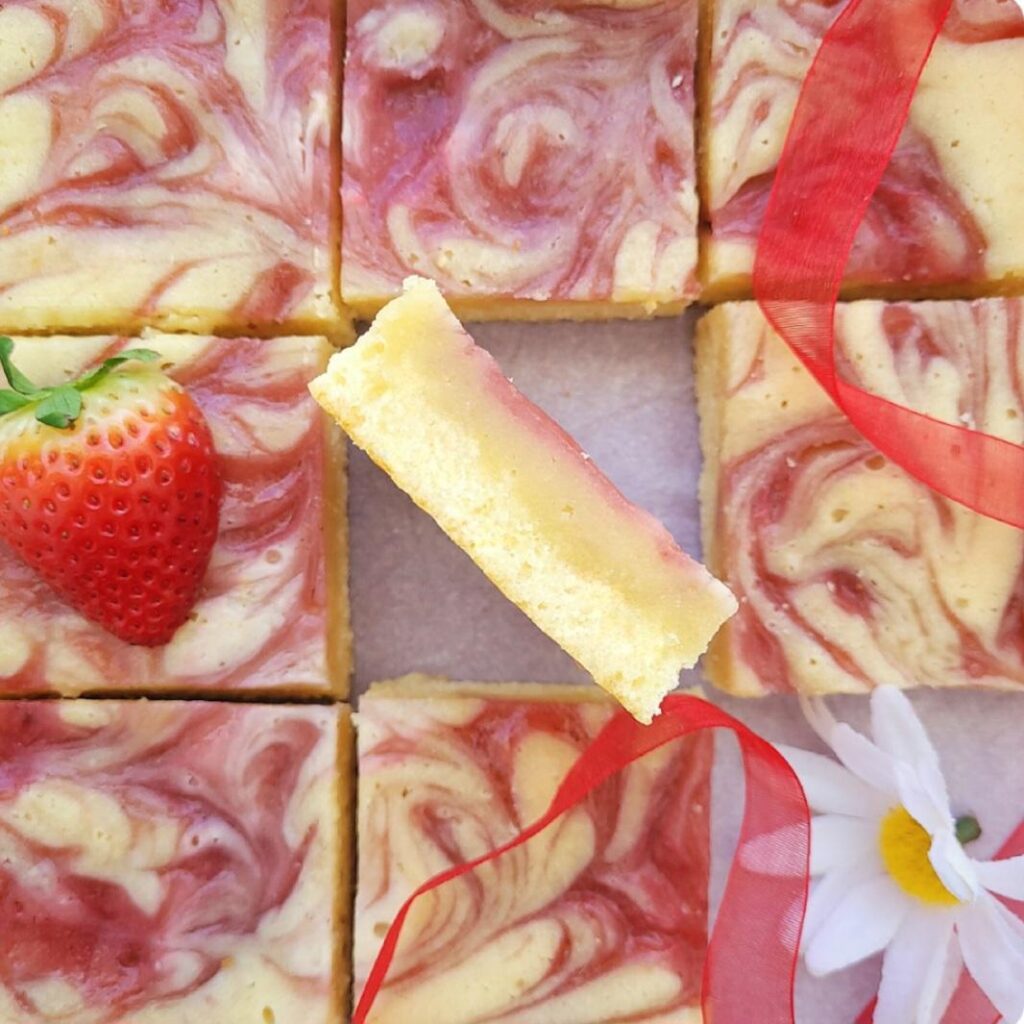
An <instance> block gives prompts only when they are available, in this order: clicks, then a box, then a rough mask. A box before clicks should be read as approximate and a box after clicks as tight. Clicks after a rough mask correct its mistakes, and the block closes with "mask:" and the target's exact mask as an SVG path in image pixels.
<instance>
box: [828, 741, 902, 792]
mask: <svg viewBox="0 0 1024 1024" xmlns="http://www.w3.org/2000/svg"><path fill="white" fill-rule="evenodd" d="M832 749H833V750H834V751H835V752H836V757H838V758H839V760H840V761H842V762H843V764H845V765H846V767H847V768H849V769H850V771H851V772H853V774H854V775H856V776H857V777H858V778H861V779H863V780H864V781H865V782H866V783H867V784H868V785H869V786H871V787H873V788H874V789H877V790H878V791H879V792H880V793H885V794H886V795H888V796H890V797H892V798H893V799H897V798H898V796H899V791H898V789H897V786H896V769H897V766H898V764H899V762H898V761H896V760H895V759H894V758H891V757H890V756H889V755H888V754H886V753H885V752H884V751H882V750H879V749H878V747H876V746H875V745H874V743H872V742H871V740H869V739H868V738H867V737H866V736H862V735H861V734H860V733H859V732H857V730H856V729H851V728H850V726H848V725H846V724H845V723H840V724H839V725H837V726H836V727H835V729H833V730H832Z"/></svg>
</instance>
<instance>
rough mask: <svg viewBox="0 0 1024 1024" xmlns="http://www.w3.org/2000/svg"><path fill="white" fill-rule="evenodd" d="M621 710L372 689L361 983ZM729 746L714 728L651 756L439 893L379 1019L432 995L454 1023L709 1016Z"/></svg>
mask: <svg viewBox="0 0 1024 1024" xmlns="http://www.w3.org/2000/svg"><path fill="white" fill-rule="evenodd" d="M556 693H557V691H556ZM615 710H616V709H615V706H614V705H613V704H611V703H610V702H602V701H584V702H580V701H572V702H570V701H561V700H558V699H557V697H556V698H555V699H547V700H545V699H521V698H517V697H515V696H514V695H513V696H510V697H508V698H507V699H493V698H488V697H487V696H485V695H484V694H483V693H480V694H479V695H478V696H463V697H457V698H444V697H439V698H438V699H434V700H430V699H426V700H415V699H402V700H374V699H372V697H371V698H368V699H366V700H364V703H363V705H362V711H361V713H360V774H361V782H360V806H359V823H360V827H359V837H360V838H359V842H360V845H361V848H362V851H363V854H364V855H363V857H362V858H361V860H360V880H359V895H358V897H357V907H356V950H355V961H356V967H355V970H356V991H357V994H358V992H359V990H360V988H361V987H362V986H363V984H364V983H365V981H366V978H367V974H368V971H369V968H370V965H371V963H372V962H373V960H374V958H375V956H376V955H377V951H378V949H379V948H380V945H381V940H382V938H383V934H384V931H385V930H386V928H387V925H388V924H389V923H390V922H391V920H392V919H393V918H394V916H395V913H396V912H397V910H398V908H399V906H400V905H401V903H402V902H403V901H404V900H405V899H406V897H408V896H409V895H410V893H411V892H412V891H413V889H415V887H416V886H417V885H419V884H420V883H422V882H425V881H426V880H427V879H428V878H430V877H431V876H433V875H435V874H436V873H438V872H440V871H442V870H443V869H445V868H448V867H450V866H451V865H454V864H460V863H462V862H463V861H465V860H467V859H469V858H472V857H475V856H478V855H481V854H484V853H486V852H488V851H490V850H493V849H495V848H497V847H498V846H500V844H502V843H503V842H506V841H507V840H509V839H511V838H512V837H513V836H515V835H516V834H517V833H518V832H519V830H520V829H522V828H523V827H524V826H525V825H526V824H528V823H529V822H531V821H532V820H533V819H534V818H535V817H537V816H538V815H539V814H540V812H541V811H542V810H543V809H544V808H545V806H546V805H547V802H548V801H549V799H550V798H551V796H552V794H553V792H554V789H555V787H556V786H557V785H558V783H559V782H560V781H561V779H562V776H563V775H564V774H565V773H566V772H567V771H568V770H569V768H570V767H571V766H572V765H573V763H574V762H575V761H576V759H577V758H578V757H579V755H580V754H581V752H582V751H583V750H584V749H585V748H586V747H587V745H588V744H589V742H590V741H591V740H593V739H594V737H595V736H597V734H598V733H599V732H600V731H601V729H602V727H603V726H605V725H606V724H607V723H608V722H609V721H610V719H611V718H612V717H613V716H614V714H615ZM711 752H712V747H711V741H710V738H709V737H708V736H706V735H705V736H699V737H693V738H688V739H686V740H683V741H680V742H676V743H673V744H671V745H670V746H668V747H666V748H664V749H663V750H661V751H659V752H658V753H657V754H654V755H649V756H648V757H647V758H646V759H644V760H643V761H642V762H638V763H637V764H636V765H634V766H632V767H630V768H629V769H627V770H626V771H625V772H624V773H623V774H622V775H621V776H618V777H616V778H615V779H614V780H612V781H610V782H608V783H607V784H605V785H604V786H603V787H601V788H600V789H599V790H598V791H597V792H596V793H594V794H593V795H592V796H591V797H589V798H588V799H587V800H586V801H585V802H584V803H583V804H581V806H580V807H578V808H576V809H575V810H573V811H572V812H570V813H569V814H567V815H566V816H565V817H564V819H562V820H561V821H560V822H559V823H558V825H557V826H556V827H552V828H551V829H549V830H547V831H546V832H544V833H542V834H540V835H538V836H536V837H535V838H533V839H531V840H530V841H529V842H528V843H526V844H525V845H523V846H522V847H520V848H519V849H517V850H514V851H511V852H509V853H507V854H506V855H505V856H504V857H502V858H498V859H495V860H493V861H491V862H490V863H488V864H487V865H486V866H485V867H482V868H480V869H478V870H477V871H476V872H474V873H473V874H472V875H471V876H466V877H465V878H463V879H461V880H458V881H453V882H450V883H449V884H448V885H446V886H443V887H441V888H438V889H436V890H434V891H433V892H432V893H430V894H429V895H428V896H425V897H424V898H423V899H422V900H421V901H420V904H419V905H418V906H417V907H416V908H415V909H414V912H413V914H412V915H411V916H410V917H409V919H408V920H407V923H406V929H405V931H404V932H403V936H402V940H401V944H400V946H399V950H398V955H397V957H396V959H395V961H394V963H393V965H392V968H391V970H390V971H389V973H388V980H387V982H386V984H385V985H384V987H383V989H382V990H381V991H380V993H379V994H378V997H377V1001H376V1005H375V1008H374V1010H373V1018H372V1019H374V1020H378V1021H381V1022H385V1021H407V1020H409V1019H411V1016H410V1015H411V1014H412V1013H413V1010H414V1008H415V1007H420V1008H422V1007H424V1006H429V1007H431V1008H432V1016H431V1019H432V1020H434V1021H437V1022H442V1021H446V1020H452V1021H456V1020H457V1021H484V1020H512V1019H513V1018H514V1019H517V1020H518V1019H534V1018H535V1017H536V1019H541V1017H543V1018H544V1019H559V1020H569V1019H571V1020H578V1021H590V1020H594V1021H596V1020H607V1019H611V1018H612V1017H614V1019H616V1020H620V1019H621V1020H627V1019H628V1020H649V1019H651V1020H653V1019H658V1020H662V1019H669V1018H671V1019H673V1020H677V1021H680V1020H690V1019H691V1015H692V1016H693V1019H697V1017H698V1016H699V1011H697V1010H696V1006H697V1004H698V1003H699V998H700V984H701V970H702V965H703V958H704V950H705V946H706V942H707V886H708V870H709V845H708V844H709V839H708V830H709V798H710V792H709V786H710V764H711ZM680 807H685V808H687V812H686V813H685V814H680V813H678V812H677V809H678V808H680ZM371 851H372V853H373V855H372V856H371V855H370V854H371ZM510 977H514V978H516V979H518V980H517V981H516V983H515V986H514V991H513V990H512V987H511V986H509V985H506V984H504V983H503V979H506V978H510ZM469 979H472V983H470V981H469ZM485 979H486V982H485ZM463 982H465V984H464V983H463ZM442 993H443V996H442Z"/></svg>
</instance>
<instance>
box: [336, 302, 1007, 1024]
mask: <svg viewBox="0 0 1024 1024" xmlns="http://www.w3.org/2000/svg"><path fill="white" fill-rule="evenodd" d="M695 321H696V314H694V313H691V314H689V315H687V316H686V317H684V318H678V319H671V320H660V321H656V322H652V323H601V324H489V325H473V326H471V328H470V330H471V332H472V334H473V336H474V337H475V338H476V340H477V341H478V342H479V343H480V344H482V345H484V346H485V347H486V348H488V349H489V350H490V351H491V352H492V353H493V354H494V356H495V357H496V358H497V359H498V361H499V362H500V363H501V365H502V367H503V369H504V371H505V373H506V374H507V375H508V376H510V377H512V378H513V379H514V380H515V383H516V385H517V386H518V387H519V388H520V389H521V390H522V391H523V392H524V393H525V394H526V395H528V396H529V397H530V398H531V399H533V400H534V401H535V402H537V403H538V404H539V405H540V406H541V407H543V408H544V409H545V410H546V411H547V412H549V413H550V414H551V415H552V416H554V417H555V418H556V419H557V420H558V421H559V422H560V423H561V424H562V425H563V426H564V427H565V428H566V429H567V430H568V431H569V432H570V433H571V434H573V435H574V436H575V437H576V439H577V440H578V441H579V442H580V443H581V444H582V445H583V447H584V449H585V450H586V451H588V452H589V453H590V455H591V456H592V457H593V458H594V460H595V461H596V463H597V464H598V465H599V466H600V467H601V468H602V469H603V470H604V471H605V472H606V473H607V474H608V476H610V477H611V479H612V480H613V481H614V482H615V483H616V484H617V485H618V486H619V487H620V488H621V490H622V491H623V492H624V493H625V494H626V495H627V497H629V498H631V499H632V500H633V501H635V502H637V503H638V504H640V505H642V506H643V507H645V508H647V509H648V510H649V511H651V512H652V513H653V514H654V515H656V516H658V518H660V519H661V520H662V521H663V522H664V523H665V524H666V525H667V526H668V528H669V529H670V530H671V531H672V533H673V534H674V535H675V537H676V539H677V540H678V541H679V542H680V544H681V545H682V546H683V548H684V549H685V550H687V551H688V552H690V553H691V554H696V555H699V554H700V544H699V535H700V530H699V525H698V503H697V475H698V472H699V467H700V446H699V443H698V435H697V414H696V408H695V403H694V395H693V376H692V358H691V357H692V331H693V324H694V323H695ZM351 456H352V458H351V467H350V489H351V494H350V499H349V505H350V523H351V545H352V565H351V588H352V614H353V627H354V631H355V638H356V640H355V647H356V693H361V692H362V691H363V690H365V688H366V687H367V685H368V684H369V683H370V682H372V681H374V680H378V679H386V678H391V677H394V676H397V675H401V674H403V673H406V672H413V671H419V672H428V673H433V674H437V675H442V676H447V677H450V678H453V679H472V680H516V681H538V682H566V681H585V680H586V679H587V676H586V675H585V674H584V673H583V672H582V671H581V670H580V669H579V668H578V667H577V666H576V665H575V663H574V662H573V661H572V660H571V659H570V658H569V657H568V656H567V655H565V654H564V653H563V652H562V651H561V650H560V649H559V648H558V647H557V646H556V645H555V644H554V643H553V642H552V641H550V640H549V639H548V638H547V637H546V636H544V635H543V634H542V633H541V632H540V631H539V630H538V629H537V628H536V627H534V626H533V624H532V623H531V622H530V621H529V620H528V619H526V617H525V616H523V615H522V614H521V613H520V612H519V611H518V610H517V609H516V608H515V607H514V606H513V605H512V604H510V603H509V602H508V601H506V600H505V598H504V597H503V596H502V595H501V594H500V593H499V592H498V591H497V590H496V589H495V588H494V587H493V586H492V585H491V584H490V583H489V582H488V581H487V579H485V577H484V576H483V575H482V574H481V573H480V571H479V570H478V569H477V568H476V567H475V566H474V565H473V563H472V562H471V561H470V560H469V559H468V558H467V557H466V556H465V555H463V554H462V552H460V551H459V550H458V549H457V548H456V547H455V546H454V545H453V544H452V543H451V542H450V541H449V540H448V539H447V538H446V537H445V536H444V534H442V533H441V531H440V530H439V529H438V528H437V527H436V526H435V525H434V523H433V522H432V521H431V520H430V519H429V518H428V517H427V516H426V515H424V514H423V513H422V512H420V511H419V510H418V509H417V508H415V506H414V505H413V504H412V503H411V502H410V501H409V500H408V499H407V498H406V497H405V496H404V495H403V494H402V493H401V492H400V491H398V490H397V489H396V488H395V487H394V485H393V484H392V483H391V482H390V480H388V479H387V477H386V476H385V475H384V474H383V473H382V472H380V471H379V470H378V469H376V467H374V466H373V465H372V464H371V463H370V462H369V460H368V459H367V458H366V457H365V456H364V455H362V453H360V452H358V451H352V452H351ZM700 681H701V677H700V674H699V672H694V673H688V674H687V678H684V679H683V680H682V684H683V685H690V686H692V685H694V684H695V683H699V682H700ZM707 693H708V695H709V696H710V698H711V699H712V700H714V701H716V703H719V704H720V705H722V706H723V707H725V708H726V709H727V710H728V711H730V712H731V713H732V714H734V715H736V716H737V717H739V718H741V719H743V720H744V721H745V722H747V723H748V724H749V725H750V726H752V727H753V728H754V729H756V730H757V731H758V732H760V733H761V734H762V735H763V736H765V737H767V738H768V739H771V740H774V741H785V742H787V743H791V744H794V745H797V746H803V747H806V748H808V749H820V748H819V745H818V744H817V742H816V741H815V738H814V736H813V734H812V733H811V732H810V730H809V729H808V728H807V726H806V725H805V724H804V722H803V719H802V716H801V713H800V710H799V708H798V706H797V702H796V700H795V699H793V698H784V697H779V698H768V699H764V700H759V701H739V700H733V699H727V698H723V697H722V696H721V695H719V694H717V693H716V692H715V691H714V690H712V689H711V688H710V687H709V688H708V689H707ZM913 700H914V703H915V706H916V707H917V709H918V711H919V713H920V714H921V715H922V717H923V719H924V721H925V724H926V726H927V727H928V729H929V731H930V732H931V735H932V737H933V739H934V740H935V742H936V744H937V746H938V748H939V751H940V754H941V757H942V762H943V766H944V769H945V772H946V777H947V779H948V781H949V785H950V790H951V794H952V798H953V804H954V809H955V810H956V811H957V813H972V814H974V815H976V816H977V817H978V819H979V820H980V822H981V824H982V828H983V830H984V831H983V835H982V838H981V839H980V840H978V841H977V842H976V843H974V844H972V846H971V852H972V853H973V854H974V855H975V856H987V855H989V854H991V853H993V852H994V851H995V850H996V849H997V848H998V847H999V846H1000V845H1001V844H1002V842H1003V841H1004V839H1005V838H1006V837H1007V836H1008V835H1009V833H1010V832H1011V831H1012V829H1013V828H1014V827H1015V826H1016V824H1017V823H1018V822H1019V821H1020V819H1021V818H1022V817H1024V782H1022V780H1024V752H1022V743H1021V733H1022V732H1024V730H1022V725H1024V694H1020V695H1018V694H994V693H968V692H945V693H937V692H929V693H926V692H920V691H919V692H916V693H915V694H914V695H913ZM832 706H833V709H834V710H835V712H836V713H837V714H838V715H839V716H840V717H842V718H846V719H848V720H849V721H851V722H852V723H853V724H855V725H856V726H858V727H860V726H863V725H864V724H865V721H866V712H867V701H866V699H865V698H860V697H849V698H839V699H835V700H834V701H833V702H832ZM730 742H731V741H727V740H723V741H722V742H720V743H719V759H718V765H717V768H716V777H715V793H714V812H715V828H714V877H713V882H712V890H713V899H714V898H717V894H718V893H719V892H720V889H721V884H722V880H723V877H724V872H725V871H726V869H727V867H728V862H729V858H730V856H731V848H732V844H733V842H734V837H735V833H736V828H737V823H738V815H739V811H740V807H741V803H742V782H741V779H740V776H739V774H738V771H737V764H738V759H737V758H736V756H735V754H734V751H733V750H732V749H731V747H730ZM752 966H756V965H752ZM877 985H878V963H877V962H874V963H871V964H866V965H863V966H861V967H859V968H856V969H853V970H851V971H849V972H846V973H844V974H842V975H838V976H835V977H833V978H830V979H827V980H813V979H809V978H807V977H806V976H801V978H800V987H799V1000H798V1018H799V1021H800V1022H801V1024H851V1022H852V1021H853V1019H854V1018H855V1016H856V1014H857V1013H858V1012H859V1011H860V1009H861V1008H862V1007H863V1006H864V1005H865V1003H866V1002H867V1000H868V998H869V997H870V995H871V994H872V993H873V992H875V991H877ZM751 1024H756V1021H754V1020H753V1019H752V1020H751Z"/></svg>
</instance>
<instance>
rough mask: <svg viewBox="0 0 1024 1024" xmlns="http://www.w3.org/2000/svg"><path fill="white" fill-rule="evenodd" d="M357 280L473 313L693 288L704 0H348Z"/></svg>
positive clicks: (346, 235) (624, 307)
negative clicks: (412, 278)
mask: <svg viewBox="0 0 1024 1024" xmlns="http://www.w3.org/2000/svg"><path fill="white" fill-rule="evenodd" d="M347 11H348V54H347V58H346V65H345V96H344V131H343V170H342V173H343V183H342V212H343V221H344V224H343V242H342V269H341V287H342V294H343V297H344V300H345V302H346V304H347V305H348V306H349V307H350V308H351V309H352V310H354V311H355V313H356V314H358V315H359V316H362V317H370V316H372V315H373V314H374V313H376V312H377V310H378V309H379V308H380V307H381V306H382V305H383V304H384V303H385V302H386V301H387V300H388V299H390V298H393V297H394V296H395V295H396V294H398V292H399V291H400V290H401V286H402V281H403V279H404V278H405V277H407V276H408V275H409V274H421V275H423V276H425V277H430V278H433V279H434V280H436V281H437V282H438V283H439V284H440V285H441V288H442V289H443V291H444V293H445V295H446V297H447V298H448V299H449V300H450V301H451V302H452V303H453V304H454V305H455V307H456V309H457V310H458V312H459V313H460V314H461V315H464V316H468V317H471V318H475V319H514V318H527V319H538V318H551V317H571V318H593V317H613V316H643V315H649V314H652V313H671V312H676V311H678V310H679V309H681V308H682V307H683V306H685V305H686V304H687V303H689V302H691V301H692V300H693V299H694V298H695V297H696V295H697V277H696V267H697V194H696V188H695V177H696V174H695V158H694V138H693V123H694V63H695V59H696V49H697V0H590V2H587V3H578V2H569V0H554V2H552V0H543V2H538V0H528V2H525V3H524V2H522V0H498V2H494V0H429V2H425V3H424V2H420V0H349V3H348V5H347Z"/></svg>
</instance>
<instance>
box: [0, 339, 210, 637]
mask: <svg viewBox="0 0 1024 1024" xmlns="http://www.w3.org/2000/svg"><path fill="white" fill-rule="evenodd" d="M13 349H14V345H13V343H12V341H11V339H10V338H0V366H2V367H3V370H4V373H5V374H6V376H7V382H8V384H9V385H10V390H6V391H0V540H3V541H6V542H7V543H8V544H9V545H10V547H11V548H12V549H13V550H14V551H15V552H16V553H17V554H18V555H19V556H20V557H21V558H22V559H23V560H24V561H25V562H27V563H28V564H29V565H30V566H31V567H32V568H33V569H35V570H36V572H38V573H39V575H40V576H41V577H42V578H43V579H44V580H46V582H47V583H48V584H49V585H50V586H51V587H53V589H54V590H55V591H57V593H58V594H60V596H61V597H62V598H63V599H64V600H65V601H67V602H68V603H69V604H71V605H73V606H74V607H75V608H76V609H77V610H78V611H79V612H81V614H83V615H85V616H86V617H87V618H90V619H92V620H93V621H95V622H97V623H99V624H100V625H101V626H102V627H103V628H104V629H106V630H108V631H109V632H111V633H113V634H114V635H115V636H118V637H120V638H121V639H122V640H126V641H128V642H129V643H133V644H144V645H146V646H150V647H153V646H157V645H159V644H164V643H167V641H168V640H170V638H171V637H172V636H173V635H174V632H175V630H176V629H177V628H178V627H179V626H180V625H181V624H182V623H183V622H184V621H185V620H186V619H187V618H188V615H189V612H190V611H191V610H192V607H193V605H194V604H195V602H196V599H197V597H198V595H199V591H200V588H201V587H202V583H203V577H204V575H205V573H206V569H207V566H208V565H209V561H210V552H211V550H212V548H213V543H214V541H215V540H216V537H217V524H218V519H219V515H220V500H221V481H220V476H219V474H218V470H217V462H216V454H215V452H214V447H213V439H212V437H211V435H210V428H209V426H208V425H207V423H206V420H205V418H204V417H203V414H202V412H201V411H200V410H199V408H198V407H197V406H196V404H195V403H194V402H193V401H192V399H191V398H190V397H189V395H188V394H187V393H186V392H185V391H184V390H183V389H182V388H181V386H180V385H179V384H177V383H175V382H174V381H172V380H171V379H170V378H169V377H167V376H166V375H165V374H163V373H161V372H160V370H158V369H157V368H156V367H154V366H151V365H146V364H149V363H152V361H153V360H155V359H156V358H157V354H156V353H155V352H151V351H149V350H147V349H134V350H131V351H126V352H124V353H122V354H121V355H119V356H116V357H115V358H113V359H108V360H107V361H106V362H105V363H104V364H103V365H102V366H101V367H99V369H97V370H95V371H93V372H92V373H90V374H88V375H87V376H85V377H83V378H81V379H80V380H78V381H74V382H72V383H69V384H63V385H60V386H58V387H54V388H38V387H36V386H35V385H34V384H33V383H32V382H31V381H30V380H28V379H27V378H26V377H25V376H24V374H22V373H21V372H20V371H19V370H18V369H17V368H16V367H15V366H14V365H13V363H12V360H11V355H12V352H13ZM126 362H130V363H131V365H128V366H126V365H123V364H125V363H126Z"/></svg>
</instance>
